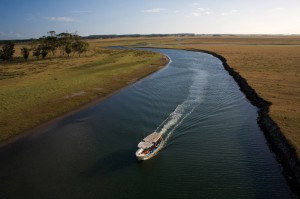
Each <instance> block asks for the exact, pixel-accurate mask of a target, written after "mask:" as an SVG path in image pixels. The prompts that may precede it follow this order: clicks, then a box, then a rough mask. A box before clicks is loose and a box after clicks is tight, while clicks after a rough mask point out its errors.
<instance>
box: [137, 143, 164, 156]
mask: <svg viewBox="0 0 300 199" xmlns="http://www.w3.org/2000/svg"><path fill="white" fill-rule="evenodd" d="M163 145H164V141H162V142H161V143H160V145H159V146H158V147H157V148H156V149H155V150H153V151H152V152H150V153H147V154H142V152H143V149H138V150H137V151H136V153H135V155H136V158H137V159H138V160H148V159H150V158H152V157H153V156H155V155H156V154H157V153H158V151H160V150H161V149H162V148H163Z"/></svg>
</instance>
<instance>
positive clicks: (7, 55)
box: [0, 42, 15, 60]
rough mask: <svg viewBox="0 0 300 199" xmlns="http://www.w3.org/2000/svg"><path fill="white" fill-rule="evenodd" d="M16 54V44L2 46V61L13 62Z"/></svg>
mask: <svg viewBox="0 0 300 199" xmlns="http://www.w3.org/2000/svg"><path fill="white" fill-rule="evenodd" d="M14 53H15V44H14V43H12V42H10V43H8V44H5V45H4V46H2V53H0V54H1V59H2V60H11V59H12V57H13V55H14Z"/></svg>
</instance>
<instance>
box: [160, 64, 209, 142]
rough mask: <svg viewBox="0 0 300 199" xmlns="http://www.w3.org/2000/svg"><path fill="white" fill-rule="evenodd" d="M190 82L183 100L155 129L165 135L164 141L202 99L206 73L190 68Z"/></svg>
mask: <svg viewBox="0 0 300 199" xmlns="http://www.w3.org/2000/svg"><path fill="white" fill-rule="evenodd" d="M192 72H193V74H192V84H191V85H190V87H189V93H188V96H187V98H186V100H185V101H183V102H182V103H181V104H179V105H178V106H177V107H176V109H175V110H174V111H173V112H172V113H171V114H170V115H169V116H168V117H167V118H166V120H164V121H163V122H162V123H161V124H160V125H159V126H158V127H157V129H156V132H159V133H161V134H163V135H165V136H164V137H165V142H167V140H168V139H169V138H170V136H171V134H172V133H173V132H174V130H175V129H176V128H177V127H178V126H179V125H180V124H181V123H182V122H183V121H184V119H185V118H187V117H188V116H189V115H190V114H191V113H192V112H193V111H194V109H195V108H196V107H197V106H199V105H200V104H201V102H202V101H203V99H204V92H205V87H206V84H207V76H208V75H207V73H206V72H205V71H203V70H201V69H199V68H195V69H192Z"/></svg>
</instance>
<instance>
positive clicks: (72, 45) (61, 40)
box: [0, 33, 89, 60]
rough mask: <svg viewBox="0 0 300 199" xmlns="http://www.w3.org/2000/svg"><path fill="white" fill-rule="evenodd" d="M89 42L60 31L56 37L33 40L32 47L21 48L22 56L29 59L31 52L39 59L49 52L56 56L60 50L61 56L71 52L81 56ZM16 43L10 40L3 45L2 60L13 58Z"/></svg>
mask: <svg viewBox="0 0 300 199" xmlns="http://www.w3.org/2000/svg"><path fill="white" fill-rule="evenodd" d="M88 46H89V44H88V43H87V42H85V41H83V40H82V39H81V38H80V37H79V36H78V35H72V34H70V33H60V34H59V35H57V36H56V37H41V38H39V39H36V40H33V41H32V42H31V44H30V47H23V48H21V54H22V57H23V58H24V59H25V60H27V59H28V58H29V55H30V52H31V51H32V55H33V56H34V57H35V58H37V59H39V58H40V57H41V58H46V57H47V56H48V55H49V54H51V55H52V56H55V55H56V53H57V51H59V54H60V56H68V57H70V54H71V53H72V54H73V55H74V54H78V56H79V57H80V56H81V54H82V53H84V52H86V51H87V49H88ZM14 47H15V44H14V43H13V42H9V43H7V44H4V45H3V46H2V49H0V58H1V59H2V60H12V59H13V55H14V53H15V49H14Z"/></svg>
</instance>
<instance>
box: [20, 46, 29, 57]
mask: <svg viewBox="0 0 300 199" xmlns="http://www.w3.org/2000/svg"><path fill="white" fill-rule="evenodd" d="M29 51H30V50H29V49H28V48H26V47H23V48H21V53H22V55H23V58H24V59H26V60H27V59H28V57H29Z"/></svg>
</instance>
